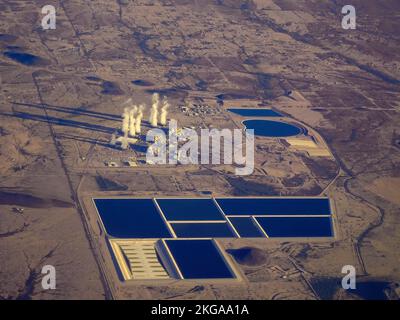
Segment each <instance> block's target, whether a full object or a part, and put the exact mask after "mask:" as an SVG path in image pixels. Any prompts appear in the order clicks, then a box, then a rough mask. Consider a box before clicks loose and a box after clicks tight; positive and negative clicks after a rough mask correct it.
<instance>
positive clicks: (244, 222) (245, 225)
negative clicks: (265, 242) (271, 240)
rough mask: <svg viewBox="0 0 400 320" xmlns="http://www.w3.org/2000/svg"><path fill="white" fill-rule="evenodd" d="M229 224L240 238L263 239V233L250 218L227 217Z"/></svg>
mask: <svg viewBox="0 0 400 320" xmlns="http://www.w3.org/2000/svg"><path fill="white" fill-rule="evenodd" d="M229 220H230V222H231V223H232V225H233V226H234V227H235V229H236V231H237V232H238V233H239V235H240V237H242V238H265V235H264V233H263V232H262V231H261V230H260V228H259V227H258V226H257V225H256V223H255V222H254V220H253V218H251V217H229Z"/></svg>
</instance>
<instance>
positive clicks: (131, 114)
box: [129, 106, 137, 137]
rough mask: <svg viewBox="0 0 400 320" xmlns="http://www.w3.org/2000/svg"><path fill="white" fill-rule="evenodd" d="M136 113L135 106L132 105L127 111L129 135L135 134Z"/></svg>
mask: <svg viewBox="0 0 400 320" xmlns="http://www.w3.org/2000/svg"><path fill="white" fill-rule="evenodd" d="M136 113H137V106H133V108H132V109H131V110H130V111H129V134H130V136H131V137H134V136H135V135H136V118H135V116H136Z"/></svg>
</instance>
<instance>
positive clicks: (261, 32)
mask: <svg viewBox="0 0 400 320" xmlns="http://www.w3.org/2000/svg"><path fill="white" fill-rule="evenodd" d="M48 2H52V3H51V4H53V5H54V6H55V8H56V14H57V27H56V29H55V30H43V29H42V26H41V19H42V17H43V14H42V13H41V8H42V7H43V6H44V5H46V4H50V3H48ZM345 4H347V3H346V1H342V0H337V1H328V0H215V1H212V0H193V1H186V0H151V1H145V0H132V1H128V0H126V1H116V0H96V1H89V0H70V1H64V0H58V1H47V0H46V1H45V0H43V1H42V0H37V1H32V0H25V1H16V0H14V1H13V0H5V1H1V3H0V50H1V54H0V75H1V78H0V80H1V82H0V84H1V88H0V176H1V179H0V299H218V300H222V299H360V298H362V297H360V296H358V295H354V294H351V293H349V292H346V291H344V290H342V289H341V288H339V286H338V285H337V279H341V277H343V274H342V273H341V270H342V267H343V266H344V265H353V266H355V267H356V270H357V276H358V279H359V280H358V281H360V282H364V283H366V284H367V285H368V284H370V283H375V284H380V283H385V287H384V288H385V289H384V291H385V292H384V293H385V294H386V296H387V297H389V298H396V297H397V298H398V297H399V289H398V288H399V282H400V269H399V261H400V251H399V250H398V246H399V244H400V232H399V231H400V224H399V223H400V200H399V199H400V191H399V190H400V128H399V123H400V90H399V88H400V51H399V50H398V49H399V46H400V35H399V33H398V29H399V16H398V15H399V12H400V3H399V1H397V0H385V1H382V2H379V3H377V1H372V0H368V1H367V0H354V1H352V4H353V5H354V6H355V7H356V9H357V29H356V30H344V29H342V27H341V19H342V14H341V8H342V7H343V6H344V5H345ZM16 53H17V54H29V55H30V56H29V57H30V61H28V62H27V61H21V60H19V61H18V59H16V58H15V54H16ZM17 57H18V55H17ZM154 92H158V93H160V94H161V95H163V96H166V97H168V100H169V102H170V104H171V108H170V116H173V117H174V118H175V119H177V120H178V121H179V123H181V124H182V125H184V126H193V127H197V128H200V127H215V128H240V126H241V123H240V121H241V120H240V117H238V116H235V115H233V114H232V113H230V112H228V111H227V110H226V109H227V108H229V107H230V106H237V107H241V106H247V105H254V106H266V107H272V108H273V109H274V110H277V111H279V112H281V113H282V115H283V116H284V117H285V118H286V119H288V121H291V122H293V123H297V124H300V125H302V126H304V127H305V128H307V129H308V130H309V132H311V133H312V134H313V135H314V136H315V137H318V139H320V141H321V143H323V144H324V145H326V147H327V149H329V153H330V156H328V157H313V156H310V155H309V154H307V153H306V152H303V151H301V150H296V149H293V148H291V147H288V145H287V144H285V143H284V142H283V141H282V140H281V139H269V138H259V137H257V138H256V159H255V160H256V161H255V163H256V167H255V171H254V173H253V174H252V175H250V176H236V175H235V174H234V173H233V171H232V167H231V166H224V165H220V166H213V165H198V166H188V167H184V166H164V167H161V166H147V165H145V164H143V163H142V162H141V160H143V158H144V153H143V150H142V148H141V147H140V146H138V147H137V148H135V149H133V150H127V151H121V150H118V149H115V148H111V147H110V144H109V142H110V138H111V135H112V134H113V133H114V132H115V131H116V130H118V129H119V128H120V122H121V113H122V111H123V104H124V102H125V101H126V100H127V99H129V98H131V99H132V100H133V101H135V102H137V103H147V104H149V102H150V101H151V96H152V94H153V93H154ZM199 106H205V107H204V108H206V109H205V110H206V112H200V111H201V110H200V111H199V109H201V108H200V107H199ZM183 107H185V108H188V109H189V110H191V111H190V112H188V113H184V112H182V108H183ZM146 120H147V115H146ZM145 127H146V128H148V125H147V124H145ZM130 157H134V158H135V159H138V163H139V165H138V166H137V167H134V168H131V167H126V166H124V165H123V162H124V161H126V159H128V158H130ZM110 161H112V162H116V163H118V164H119V166H118V167H115V168H110V167H107V166H106V165H105V163H107V162H110ZM209 193H212V194H214V195H228V196H329V198H330V199H331V201H332V203H333V204H334V213H335V216H334V219H335V231H336V236H335V238H334V239H330V240H325V241H311V240H310V241H308V240H307V241H297V240H296V241H290V240H285V241H275V240H269V239H267V240H249V239H247V240H246V239H230V240H227V239H225V240H221V241H220V244H221V246H222V247H223V248H224V249H225V250H226V251H227V252H228V253H229V254H230V256H231V257H232V259H233V260H235V262H236V265H237V267H238V268H239V269H240V272H241V273H242V275H243V280H242V281H239V282H237V283H233V284H232V283H229V284H226V283H201V282H199V283H192V282H185V281H174V282H172V283H168V284H163V283H161V284H160V283H144V284H143V283H140V284H135V283H131V284H129V285H122V284H120V283H118V280H116V279H115V277H114V276H113V272H114V271H113V270H112V266H111V265H110V263H109V261H108V260H107V259H108V258H107V252H105V250H103V249H104V245H101V240H100V239H99V237H100V236H99V234H98V232H97V231H96V229H95V228H94V227H93V225H92V224H91V223H90V219H89V217H90V215H91V213H90V210H92V209H90V208H89V207H88V206H87V205H85V203H86V202H87V201H88V199H90V198H91V197H94V196H127V195H128V196H150V197H152V196H154V195H158V196H159V195H171V196H176V195H188V196H204V194H209ZM243 248H250V251H249V252H250V254H249V256H248V257H247V259H245V260H241V259H237V257H236V256H235V252H237V250H240V249H243ZM235 250H236V251H235ZM235 257H236V258H235ZM47 264H51V265H54V266H55V267H56V270H57V289H56V290H43V289H42V287H41V278H42V275H41V269H42V266H43V265H47ZM378 287H379V286H378ZM376 290H378V291H379V290H383V289H376ZM396 292H397V293H396Z"/></svg>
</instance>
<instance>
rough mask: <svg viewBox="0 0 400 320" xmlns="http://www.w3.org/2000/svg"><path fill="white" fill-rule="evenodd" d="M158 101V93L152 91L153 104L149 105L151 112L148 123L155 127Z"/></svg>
mask: <svg viewBox="0 0 400 320" xmlns="http://www.w3.org/2000/svg"><path fill="white" fill-rule="evenodd" d="M159 103H160V96H159V95H158V93H154V94H153V104H152V106H151V112H150V124H151V125H152V126H153V127H157V118H158V105H159Z"/></svg>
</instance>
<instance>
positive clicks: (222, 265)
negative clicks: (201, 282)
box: [165, 240, 236, 279]
mask: <svg viewBox="0 0 400 320" xmlns="http://www.w3.org/2000/svg"><path fill="white" fill-rule="evenodd" d="M165 243H166V245H167V247H168V248H169V250H170V252H171V254H172V256H173V258H174V260H175V262H176V264H177V266H178V268H179V270H180V271H181V273H182V276H183V278H184V279H232V278H236V277H235V275H234V273H233V272H232V270H231V269H230V267H229V265H228V264H227V262H226V261H225V259H224V257H223V256H222V253H221V252H220V250H219V249H218V247H217V246H216V245H215V243H214V241H213V240H165Z"/></svg>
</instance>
